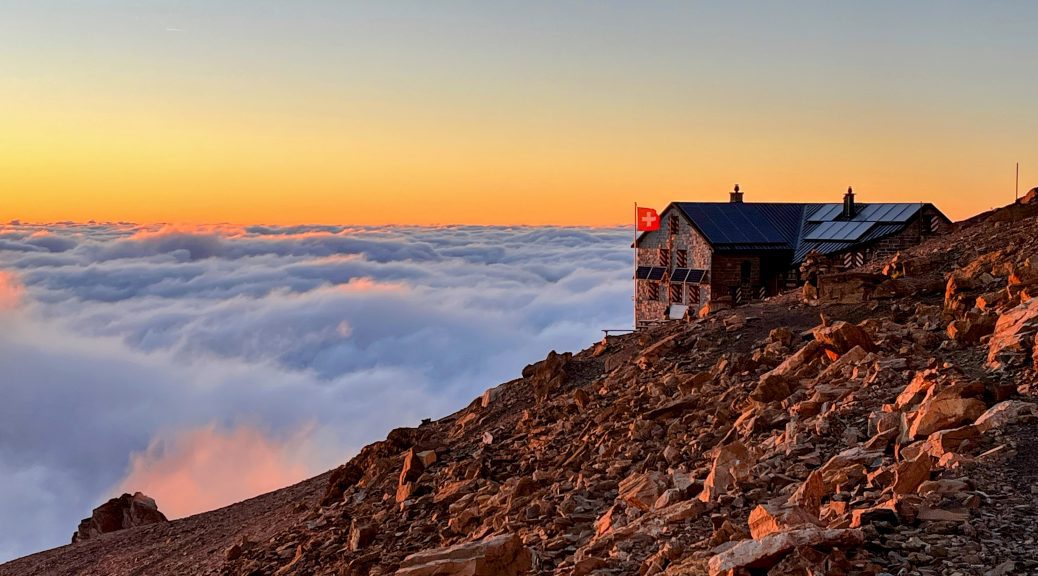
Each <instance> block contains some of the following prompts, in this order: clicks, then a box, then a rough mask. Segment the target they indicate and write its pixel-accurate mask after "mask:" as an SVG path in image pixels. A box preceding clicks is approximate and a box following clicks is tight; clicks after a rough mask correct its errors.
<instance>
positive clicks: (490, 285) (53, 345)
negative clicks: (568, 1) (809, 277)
mask: <svg viewBox="0 0 1038 576" xmlns="http://www.w3.org/2000/svg"><path fill="white" fill-rule="evenodd" d="M629 243H630V231H629V230H627V229H621V228H605V229H603V228H528V227H469V226H454V227H438V228H420V227H389V228H365V227H337V226H297V227H275V226H252V227H229V226H215V227H209V228H199V227H193V228H178V227H171V226H150V227H143V226H136V225H132V224H125V223H120V224H95V223H89V224H74V223H62V224H49V225H27V224H21V223H18V222H11V223H9V224H7V225H0V396H2V397H0V518H4V519H13V518H17V521H5V522H0V561H3V560H6V559H11V558H13V557H16V556H20V555H23V554H27V553H30V552H34V551H37V550H40V549H44V548H48V547H52V546H56V545H60V544H64V543H66V542H67V541H68V539H69V537H70V536H71V534H72V532H73V530H74V529H75V527H76V525H77V523H78V521H79V520H80V519H81V518H83V517H85V516H87V515H89V512H90V510H91V509H92V508H93V507H95V506H97V505H98V504H99V503H101V502H103V501H104V500H106V499H107V498H109V497H112V496H114V495H118V494H119V493H121V492H122V491H136V490H141V491H144V492H146V493H148V494H149V495H151V496H153V497H155V498H156V500H157V501H158V503H159V506H160V508H161V509H162V510H163V511H165V512H166V514H167V515H169V516H171V517H182V516H185V515H190V514H194V513H197V512H201V511H204V510H209V509H213V508H216V507H219V506H223V505H226V504H229V503H231V502H235V501H238V500H241V499H244V498H247V497H250V496H254V495H257V494H260V493H262V492H265V491H269V490H272V489H275V488H278V487H281V486H285V485H288V484H291V483H293V482H296V481H298V480H302V479H304V478H307V477H309V476H312V475H315V474H318V473H320V472H323V471H325V470H327V469H329V468H331V467H334V466H336V465H338V464H339V463H341V462H342V461H344V460H345V459H346V458H348V457H349V456H350V455H352V454H354V453H355V452H356V451H357V450H358V449H359V448H360V447H362V446H363V445H365V444H367V443H369V442H371V441H374V440H378V439H381V438H383V437H384V436H385V434H386V432H388V431H389V430H390V429H392V428H394V427H397V426H415V425H417V424H418V423H419V422H420V421H421V419H422V418H430V417H439V416H443V415H446V414H449V413H451V412H453V411H455V410H457V409H459V408H461V407H463V406H464V405H466V404H467V403H468V402H469V401H470V400H472V399H473V398H474V397H476V396H478V395H479V394H480V393H482V391H483V390H485V389H486V388H488V387H491V386H493V385H496V384H498V383H500V382H504V381H507V380H510V379H512V378H516V377H518V376H519V373H520V371H521V370H522V367H523V366H524V365H526V364H528V363H530V362H533V361H536V360H539V359H541V358H543V357H544V356H545V354H546V353H547V352H548V351H549V350H551V349H557V350H578V349H581V348H584V347H586V346H588V345H590V344H591V343H592V342H594V341H595V340H597V339H598V338H600V337H601V333H600V332H599V330H600V329H602V328H622V327H625V326H627V325H629V323H630V314H631V310H630V306H631V304H630V288H631V284H630V282H631V281H630V277H631V270H630V251H629V248H628V246H629Z"/></svg>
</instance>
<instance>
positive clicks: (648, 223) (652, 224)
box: [636, 208, 660, 232]
mask: <svg viewBox="0 0 1038 576" xmlns="http://www.w3.org/2000/svg"><path fill="white" fill-rule="evenodd" d="M636 225H637V227H638V231H639V232H652V231H653V230H659V229H660V215H659V214H657V213H656V211H655V210H653V209H652V208H638V222H637V224H636Z"/></svg>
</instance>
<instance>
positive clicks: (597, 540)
mask: <svg viewBox="0 0 1038 576" xmlns="http://www.w3.org/2000/svg"><path fill="white" fill-rule="evenodd" d="M1034 212H1035V210H1034V208H1033V207H1021V206H1017V207H1014V208H1013V209H1012V210H1011V211H999V212H994V213H990V214H987V215H984V217H983V218H978V219H974V220H972V221H970V222H968V223H966V224H964V225H962V226H961V227H960V229H959V230H957V231H955V232H954V233H952V234H950V235H948V236H945V237H941V238H939V239H936V240H933V241H931V242H929V243H927V244H925V245H922V246H920V247H918V248H916V249H914V250H912V251H911V252H908V253H905V254H902V255H901V256H900V257H899V258H898V260H897V262H895V263H894V264H892V265H888V266H886V267H885V268H886V270H885V274H884V273H883V272H884V271H883V270H882V268H884V267H883V263H877V264H876V265H874V266H873V267H872V268H869V269H866V270H864V271H859V272H857V273H856V275H855V276H854V277H853V278H851V279H848V280H846V284H847V286H850V287H849V288H848V287H844V288H839V286H838V283H836V284H835V285H837V288H835V289H830V290H829V293H830V294H838V295H839V298H838V300H839V301H840V302H839V303H833V302H828V301H826V300H825V299H824V298H823V299H822V300H820V301H818V302H812V303H803V302H801V301H800V295H799V293H797V294H794V293H791V294H787V295H783V296H781V297H778V298H774V299H771V300H770V301H768V302H765V303H758V304H755V305H752V306H746V307H742V308H738V309H736V310H729V311H723V312H719V313H717V314H714V315H711V316H708V317H706V318H703V319H694V320H690V321H687V322H675V323H671V324H667V325H663V326H660V327H658V328H656V329H653V330H649V331H643V332H639V333H637V334H631V335H625V336H619V337H610V338H608V339H607V340H606V341H603V342H602V343H600V344H599V345H598V346H596V347H594V348H592V349H589V350H585V351H583V352H580V353H578V354H575V355H570V354H555V353H552V354H550V355H549V356H548V357H547V358H546V359H545V360H544V361H542V362H540V363H538V364H535V365H532V366H529V367H527V369H526V370H524V372H523V378H521V379H518V380H515V381H512V382H508V383H506V384H503V385H501V386H498V387H496V388H493V389H490V390H488V391H487V392H486V393H485V394H484V395H483V396H482V397H481V398H477V399H475V400H474V401H473V402H472V403H471V404H470V405H469V406H467V407H466V408H464V409H463V410H461V411H459V412H457V413H455V414H453V415H451V416H448V417H446V418H443V419H441V420H438V421H434V422H427V423H423V424H422V425H421V426H419V427H416V428H406V429H397V430H394V431H393V432H391V433H390V434H389V436H388V437H387V439H386V440H385V441H382V442H379V443H376V444H373V445H371V446H368V447H367V448H365V449H364V450H363V451H362V452H361V453H360V454H359V455H358V456H357V457H356V458H354V459H352V460H351V461H350V462H348V463H346V464H344V465H343V466H342V467H340V468H338V469H336V470H334V471H332V472H330V473H329V474H326V475H324V476H321V477H318V478H315V479H312V480H309V481H307V482H304V483H302V484H299V485H297V486H293V487H291V488H286V489H284V490H281V491H278V492H275V493H272V494H268V495H265V496H261V497H259V498H256V499H253V500H250V501H247V502H244V503H241V504H237V505H234V506H231V507H228V508H224V509H221V510H217V511H214V512H211V513H207V514H202V515H199V516H194V517H191V518H187V519H184V520H178V521H174V522H169V523H163V524H160V525H153V526H145V527H141V528H134V529H130V530H126V531H123V532H119V533H113V534H103V535H100V536H98V537H96V538H92V539H90V540H89V541H87V542H83V543H79V544H76V545H73V546H66V547H63V548H59V549H56V550H52V551H48V552H44V553H41V554H37V555H34V556H30V557H27V558H23V559H21V560H17V561H14V562H11V563H9V564H6V565H3V566H0V575H4V576H6V575H12V576H14V575H18V576H22V575H28V574H113V575H115V574H151V575H165V574H182V573H191V574H212V575H223V576H232V575H259V574H277V575H291V574H295V575H304V574H337V575H358V576H360V575H390V574H398V575H401V576H403V575H407V576H420V575H434V574H436V575H451V574H459V575H460V574H467V575H512V574H527V573H530V574H564V575H586V574H598V575H612V574H616V575H620V574H640V575H660V574H666V575H673V576H677V575H693V574H769V575H772V576H777V575H808V574H811V575H817V574H871V575H880V574H890V575H893V574H933V575H937V574H942V575H943V574H948V575H954V574H959V575H964V576H965V575H974V574H986V575H1001V574H1030V573H1036V572H1038V559H1036V557H1035V555H1034V553H1033V550H1034V545H1035V538H1036V537H1038V526H1036V523H1035V520H1036V519H1038V509H1036V502H1035V498H1036V496H1035V494H1038V466H1036V463H1038V443H1036V442H1035V440H1034V439H1035V437H1036V436H1038V420H1036V418H1035V415H1036V414H1038V412H1036V409H1035V404H1034V403H1033V402H1034V401H1035V393H1036V388H1035V386H1036V384H1038V373H1036V370H1035V363H1036V360H1038V359H1036V358H1035V357H1034V355H1036V354H1038V352H1035V346H1034V333H1035V332H1036V331H1038V298H1035V296H1036V295H1038V239H1036V237H1035V236H1036V234H1035V231H1036V230H1038V218H1036V215H1035V213H1034ZM822 296H824V294H823V295H822ZM865 296H867V298H868V299H867V300H865V301H856V300H862V297H865Z"/></svg>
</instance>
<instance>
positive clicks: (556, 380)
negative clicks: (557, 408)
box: [523, 350, 573, 401]
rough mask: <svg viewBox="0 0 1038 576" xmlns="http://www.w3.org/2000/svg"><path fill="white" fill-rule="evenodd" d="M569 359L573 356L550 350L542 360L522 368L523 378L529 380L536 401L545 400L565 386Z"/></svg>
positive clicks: (568, 353)
mask: <svg viewBox="0 0 1038 576" xmlns="http://www.w3.org/2000/svg"><path fill="white" fill-rule="evenodd" d="M571 358H573V354H572V353H570V352H566V353H565V354H559V353H558V352H556V351H554V350H552V351H551V352H549V353H548V357H547V358H545V359H544V360H541V361H540V362H536V363H534V364H530V365H528V366H526V367H525V368H523V378H526V379H528V380H530V382H531V384H532V385H533V391H534V397H535V398H537V400H539V401H541V400H545V399H546V398H547V397H548V396H549V395H550V394H551V393H552V392H553V391H555V390H557V389H559V388H561V387H562V385H563V384H565V382H566V365H567V364H569V361H570V359H571Z"/></svg>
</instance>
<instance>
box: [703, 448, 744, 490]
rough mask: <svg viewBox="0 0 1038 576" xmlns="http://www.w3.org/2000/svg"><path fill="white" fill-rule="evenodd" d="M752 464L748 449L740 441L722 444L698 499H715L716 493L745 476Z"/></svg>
mask: <svg viewBox="0 0 1038 576" xmlns="http://www.w3.org/2000/svg"><path fill="white" fill-rule="evenodd" d="M752 466H753V461H752V460H751V459H750V451H749V450H747V449H746V446H744V445H743V444H742V442H738V441H736V442H732V443H731V444H728V445H726V446H722V447H721V448H720V449H718V451H717V456H715V457H714V462H713V465H711V467H710V473H709V474H708V475H707V477H706V481H705V482H704V483H703V491H702V492H700V493H699V499H700V500H702V501H703V502H710V501H711V500H716V499H717V496H718V495H720V494H724V493H725V492H727V491H728V488H729V487H730V486H732V485H734V484H735V483H737V482H738V481H739V480H741V479H743V478H745V477H746V476H747V475H748V474H749V472H750V468H751V467H752Z"/></svg>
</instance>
